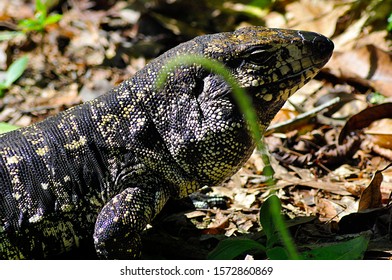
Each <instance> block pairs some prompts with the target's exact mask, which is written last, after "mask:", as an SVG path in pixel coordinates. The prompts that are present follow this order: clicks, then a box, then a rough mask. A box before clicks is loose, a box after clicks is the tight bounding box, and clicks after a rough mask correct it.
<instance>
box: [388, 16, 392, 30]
mask: <svg viewBox="0 0 392 280" xmlns="http://www.w3.org/2000/svg"><path fill="white" fill-rule="evenodd" d="M387 30H388V31H389V32H391V31H392V14H390V15H389V17H388V26H387Z"/></svg>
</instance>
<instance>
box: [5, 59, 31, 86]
mask: <svg viewBox="0 0 392 280" xmlns="http://www.w3.org/2000/svg"><path fill="white" fill-rule="evenodd" d="M27 62H28V58H27V56H23V57H21V58H19V59H17V60H16V61H14V62H13V63H12V64H11V65H10V67H8V70H7V76H6V79H5V82H4V85H5V86H6V87H7V88H8V87H9V86H10V85H12V83H13V82H15V81H16V80H17V79H18V78H19V77H20V76H22V74H23V72H24V71H25V69H26V67H27Z"/></svg>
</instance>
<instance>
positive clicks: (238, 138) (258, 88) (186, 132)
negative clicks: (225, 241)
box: [0, 27, 333, 259]
mask: <svg viewBox="0 0 392 280" xmlns="http://www.w3.org/2000/svg"><path fill="white" fill-rule="evenodd" d="M332 50H333V43H332V42H331V41H330V40H329V39H327V38H326V37H324V36H322V35H320V34H317V33H312V32H304V31H294V30H283V29H268V28H263V27H247V28H242V29H239V30H237V31H235V32H227V33H218V34H212V35H204V36H199V37H196V38H195V39H193V40H191V41H188V42H185V43H183V44H180V45H179V46H177V47H175V48H173V49H171V50H169V51H167V52H166V53H164V54H163V55H161V56H160V57H158V58H156V59H155V60H153V61H151V62H150V63H149V64H148V65H146V66H145V68H143V69H142V70H140V71H139V72H137V73H136V74H135V76H134V77H132V78H130V79H129V80H127V81H124V82H123V83H122V84H120V85H119V86H118V87H116V88H114V89H112V90H111V91H110V92H108V93H106V94H105V95H102V96H100V97H98V98H97V99H94V100H92V101H90V102H86V103H84V104H81V105H79V106H76V107H73V108H70V109H68V110H66V111H64V112H62V113H60V114H59V115H57V116H53V117H50V118H48V119H46V120H44V121H42V122H39V123H36V124H34V125H31V126H29V127H26V128H22V129H19V130H16V131H12V132H9V133H7V134H4V135H1V136H0V259H1V258H3V259H4V258H5V259H19V258H51V257H53V256H55V255H57V254H60V253H64V252H67V251H70V250H72V249H73V248H75V247H78V246H79V245H80V244H81V243H82V242H86V241H88V240H92V239H93V240H94V244H95V249H96V252H97V254H98V255H99V256H100V257H102V258H137V257H138V256H139V254H140V250H141V248H140V236H139V234H140V232H141V231H143V229H144V228H145V227H146V225H147V224H148V223H150V221H151V220H152V219H153V218H154V217H155V215H156V214H157V213H159V211H160V210H161V208H162V207H163V205H164V204H165V202H166V201H167V200H168V199H169V197H173V198H181V197H184V196H187V195H188V194H190V193H192V192H194V191H196V190H197V189H199V188H200V187H202V186H204V185H216V184H219V183H221V182H222V181H223V180H225V179H227V178H228V177H230V176H232V175H233V174H234V173H235V172H237V171H238V169H239V168H240V167H241V166H242V165H243V164H244V163H245V161H246V160H247V159H248V158H249V156H250V155H251V153H252V151H253V149H254V147H255V143H254V141H253V140H252V138H251V136H250V133H249V131H248V128H247V125H246V122H245V120H244V117H243V115H242V114H241V113H240V112H239V110H238V107H237V105H236V104H235V102H234V101H233V97H232V96H231V89H230V87H229V86H228V85H227V84H226V82H225V81H223V80H222V78H221V77H219V76H217V75H215V74H213V73H211V72H209V71H206V70H205V69H203V68H201V67H200V66H197V65H192V66H181V67H179V68H177V69H176V70H174V71H173V72H172V73H171V74H170V76H169V79H168V81H167V82H166V84H165V86H164V88H163V89H160V90H158V89H157V88H156V85H155V81H156V79H157V75H158V72H159V71H160V70H161V69H162V68H163V67H164V65H165V63H166V62H167V61H168V60H169V59H171V58H173V57H176V56H178V55H181V54H196V55H203V56H205V57H208V58H211V59H215V60H218V61H220V62H222V63H223V64H225V66H226V67H227V68H228V69H229V70H230V71H231V73H232V74H233V76H234V77H235V78H236V79H237V81H238V82H239V84H240V86H241V87H243V88H245V89H246V91H247V92H248V93H249V94H250V96H251V97H252V101H253V103H254V106H255V109H256V112H257V114H258V118H259V120H260V127H261V129H265V128H266V127H267V126H268V124H269V122H270V121H271V119H272V118H273V116H274V115H275V114H276V112H277V111H278V110H279V109H280V108H281V106H282V105H283V104H284V102H285V101H286V100H287V98H288V97H289V96H290V95H291V94H293V93H294V92H295V91H296V90H297V89H298V88H300V87H301V86H303V85H304V84H305V83H306V82H307V81H309V80H310V79H311V78H312V77H314V76H315V75H316V74H317V73H318V71H319V70H320V69H321V68H322V67H323V66H324V64H325V63H326V62H327V61H328V59H329V57H330V56H331V53H332Z"/></svg>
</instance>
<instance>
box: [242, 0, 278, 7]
mask: <svg viewBox="0 0 392 280" xmlns="http://www.w3.org/2000/svg"><path fill="white" fill-rule="evenodd" d="M273 2H274V1H273V0H253V1H252V2H250V3H249V4H248V5H249V6H256V7H259V8H261V9H267V8H270V7H271V6H272V3H273Z"/></svg>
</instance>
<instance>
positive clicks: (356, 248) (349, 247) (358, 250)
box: [302, 235, 370, 260]
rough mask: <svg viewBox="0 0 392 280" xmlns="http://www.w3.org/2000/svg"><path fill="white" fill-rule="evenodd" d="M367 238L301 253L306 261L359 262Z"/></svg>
mask: <svg viewBox="0 0 392 280" xmlns="http://www.w3.org/2000/svg"><path fill="white" fill-rule="evenodd" d="M369 239H370V238H369V236H364V235H361V236H358V237H356V238H353V239H350V240H348V241H345V242H340V243H338V244H334V245H330V246H324V247H320V248H317V249H313V250H311V251H307V252H304V253H302V256H303V257H304V258H305V259H307V260H359V259H363V256H364V254H365V251H366V249H367V247H368V243H369Z"/></svg>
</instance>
